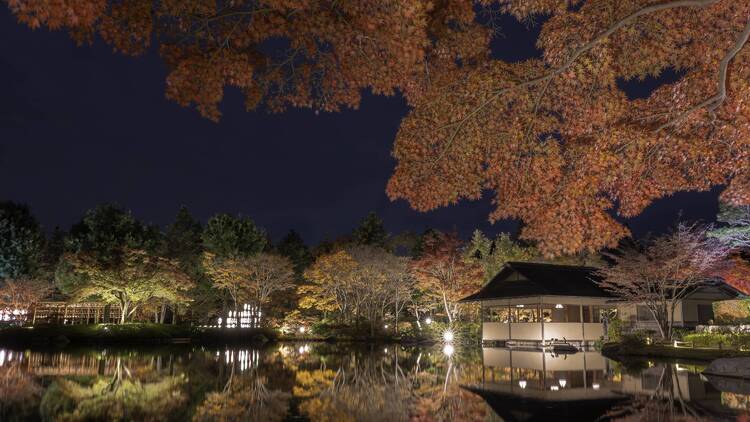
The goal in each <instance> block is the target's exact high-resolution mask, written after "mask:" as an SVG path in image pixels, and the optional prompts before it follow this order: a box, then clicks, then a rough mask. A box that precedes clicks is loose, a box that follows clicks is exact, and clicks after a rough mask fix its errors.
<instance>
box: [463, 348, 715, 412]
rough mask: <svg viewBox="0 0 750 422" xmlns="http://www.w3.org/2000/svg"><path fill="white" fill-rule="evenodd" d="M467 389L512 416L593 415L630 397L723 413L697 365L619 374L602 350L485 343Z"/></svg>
mask: <svg viewBox="0 0 750 422" xmlns="http://www.w3.org/2000/svg"><path fill="white" fill-rule="evenodd" d="M464 388H466V389H468V390H470V391H472V392H474V393H476V394H478V395H479V396H481V397H482V398H483V399H484V400H485V401H486V402H487V403H488V404H489V405H490V406H491V407H492V408H493V410H494V411H495V412H496V413H497V414H498V415H499V416H501V417H502V418H503V419H504V420H508V421H514V420H515V421H533V420H576V421H584V420H594V419H596V418H598V417H599V416H601V415H603V414H605V413H606V412H607V410H609V409H611V408H612V407H613V406H614V405H616V404H617V403H618V402H622V401H624V400H626V399H628V398H629V397H631V396H657V397H665V396H670V395H671V396H672V397H674V398H675V399H679V400H681V401H683V402H685V403H690V405H691V406H692V407H693V408H695V409H696V410H698V411H699V413H705V414H714V415H716V414H721V413H725V412H726V410H727V409H726V408H724V409H722V396H721V393H720V392H719V391H718V390H717V389H716V388H714V387H713V386H712V385H711V383H709V382H704V380H702V379H701V375H700V373H699V372H698V370H696V369H695V368H688V367H686V366H680V365H667V366H665V365H656V366H654V365H649V367H647V368H644V369H643V370H641V371H640V372H638V373H633V374H625V373H623V374H620V372H619V371H615V370H614V368H613V363H612V362H611V361H610V360H609V359H607V358H605V357H604V356H602V355H601V354H600V353H599V352H595V351H587V352H579V353H576V354H572V355H555V354H552V353H550V352H546V353H545V352H542V351H539V350H519V349H506V348H484V349H483V367H482V380H481V382H480V383H479V384H476V385H470V386H468V385H467V386H464Z"/></svg>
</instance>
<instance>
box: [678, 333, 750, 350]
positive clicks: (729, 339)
mask: <svg viewBox="0 0 750 422" xmlns="http://www.w3.org/2000/svg"><path fill="white" fill-rule="evenodd" d="M683 341H687V342H690V343H692V344H693V346H695V347H711V348H719V347H722V348H740V347H743V348H744V347H750V334H732V333H692V334H687V335H685V336H684V337H683Z"/></svg>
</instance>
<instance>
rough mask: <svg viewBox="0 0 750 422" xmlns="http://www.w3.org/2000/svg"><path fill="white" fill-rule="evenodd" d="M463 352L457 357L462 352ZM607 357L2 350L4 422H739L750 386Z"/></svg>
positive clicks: (316, 349)
mask: <svg viewBox="0 0 750 422" xmlns="http://www.w3.org/2000/svg"><path fill="white" fill-rule="evenodd" d="M449 346H450V347H449ZM702 369H703V368H702V367H700V366H695V365H688V364H682V363H681V364H679V365H677V364H661V363H653V362H652V363H651V364H649V363H648V362H642V363H636V364H630V366H627V367H626V366H623V365H622V364H620V363H618V362H615V361H611V360H609V359H606V358H604V357H603V356H601V355H600V354H599V353H597V352H593V351H592V352H580V353H576V354H573V355H559V356H558V355H554V354H550V353H542V352H539V351H525V350H513V351H511V350H508V349H493V348H486V349H480V348H478V347H466V346H461V345H455V346H454V345H452V344H444V345H436V346H434V347H432V348H418V347H404V346H398V345H385V346H379V347H369V346H366V345H333V344H325V343H287V344H279V345H275V346H271V347H268V348H263V349H258V348H252V347H237V348H212V347H205V346H204V347H191V346H184V347H166V348H151V349H149V348H141V349H137V350H128V349H116V348H108V349H106V350H104V349H98V348H89V349H85V348H84V349H80V348H76V349H63V350H62V351H59V350H58V351H30V350H9V349H0V420H2V421H6V420H8V421H12V420H23V421H34V420H63V419H64V420H73V421H75V420H82V421H83V420H115V419H120V420H123V419H124V420H167V421H191V420H192V421H213V420H263V421H283V420H295V419H299V420H313V421H316V420H331V421H337V420H354V421H380V420H386V421H409V420H430V421H431V420H437V421H473V420H478V421H500V420H511V419H513V418H516V419H517V418H518V415H524V420H528V419H534V420H558V421H559V420H576V421H586V420H595V419H597V418H599V417H601V416H602V415H605V414H610V415H611V416H616V417H623V418H626V417H627V418H633V419H641V418H642V417H644V416H646V415H648V417H656V418H657V419H660V420H668V418H669V417H670V416H683V415H689V416H691V417H698V418H708V419H728V420H731V419H736V418H737V417H738V416H740V415H745V414H746V412H747V410H748V408H750V387H748V386H747V384H748V383H742V382H738V381H733V380H727V379H715V378H712V377H705V376H703V375H702V374H701V371H702Z"/></svg>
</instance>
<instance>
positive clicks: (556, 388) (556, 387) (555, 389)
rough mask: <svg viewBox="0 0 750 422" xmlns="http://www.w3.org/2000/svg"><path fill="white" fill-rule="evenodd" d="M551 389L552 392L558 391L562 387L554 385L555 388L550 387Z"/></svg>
mask: <svg viewBox="0 0 750 422" xmlns="http://www.w3.org/2000/svg"><path fill="white" fill-rule="evenodd" d="M549 389H550V390H552V391H557V390H559V389H560V387H558V386H556V385H553V386H550V388H549Z"/></svg>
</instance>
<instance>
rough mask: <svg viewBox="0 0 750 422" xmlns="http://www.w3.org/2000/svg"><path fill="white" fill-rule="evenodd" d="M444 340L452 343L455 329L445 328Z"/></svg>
mask: <svg viewBox="0 0 750 422" xmlns="http://www.w3.org/2000/svg"><path fill="white" fill-rule="evenodd" d="M443 340H445V342H446V343H450V342H452V341H453V331H452V330H445V331H444V332H443Z"/></svg>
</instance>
